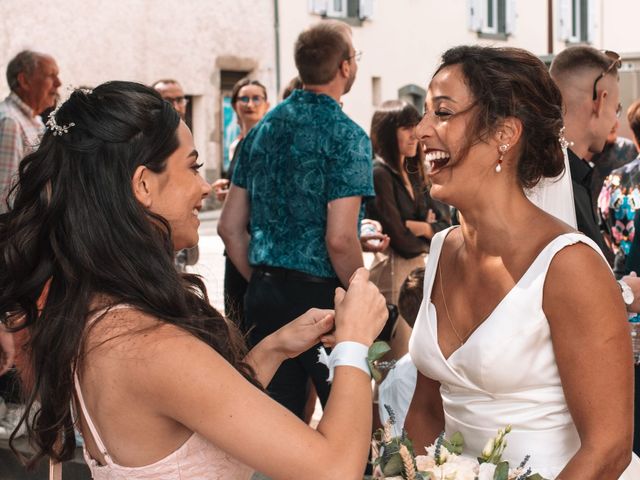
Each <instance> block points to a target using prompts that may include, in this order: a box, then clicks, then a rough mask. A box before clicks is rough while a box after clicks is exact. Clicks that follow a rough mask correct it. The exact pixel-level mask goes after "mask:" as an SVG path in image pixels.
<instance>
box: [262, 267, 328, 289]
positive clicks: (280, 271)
mask: <svg viewBox="0 0 640 480" xmlns="http://www.w3.org/2000/svg"><path fill="white" fill-rule="evenodd" d="M253 271H254V272H257V273H259V274H261V275H262V276H265V277H272V278H277V279H278V280H298V281H300V282H309V283H324V284H329V283H339V282H338V279H337V278H328V277H316V276H315V275H310V274H308V273H304V272H299V271H298V270H289V269H288V268H281V267H267V266H265V265H258V266H257V267H253Z"/></svg>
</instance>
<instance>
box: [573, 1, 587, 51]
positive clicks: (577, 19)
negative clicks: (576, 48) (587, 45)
mask: <svg viewBox="0 0 640 480" xmlns="http://www.w3.org/2000/svg"><path fill="white" fill-rule="evenodd" d="M570 1H571V3H570V4H569V6H570V9H571V17H570V18H569V21H570V22H571V23H570V25H571V28H570V32H571V33H570V34H569V42H571V43H579V42H582V41H583V40H582V39H583V35H582V21H581V20H582V15H581V14H582V0H570ZM587 8H588V7H587ZM574 26H575V27H574Z"/></svg>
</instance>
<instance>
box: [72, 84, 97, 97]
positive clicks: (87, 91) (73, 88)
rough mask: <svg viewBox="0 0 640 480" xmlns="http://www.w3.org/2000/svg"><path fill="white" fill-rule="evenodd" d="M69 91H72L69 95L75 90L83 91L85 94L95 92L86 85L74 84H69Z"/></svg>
mask: <svg viewBox="0 0 640 480" xmlns="http://www.w3.org/2000/svg"><path fill="white" fill-rule="evenodd" d="M67 92H70V93H69V95H70V94H71V93H73V92H82V93H84V94H85V95H90V94H92V93H93V90H92V89H90V88H86V87H74V86H73V85H68V86H67Z"/></svg>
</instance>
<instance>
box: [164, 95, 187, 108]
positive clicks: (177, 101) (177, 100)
mask: <svg viewBox="0 0 640 480" xmlns="http://www.w3.org/2000/svg"><path fill="white" fill-rule="evenodd" d="M164 99H165V100H166V101H167V102H169V103H170V104H172V105H180V106H183V105H186V104H187V103H189V99H188V98H186V97H164Z"/></svg>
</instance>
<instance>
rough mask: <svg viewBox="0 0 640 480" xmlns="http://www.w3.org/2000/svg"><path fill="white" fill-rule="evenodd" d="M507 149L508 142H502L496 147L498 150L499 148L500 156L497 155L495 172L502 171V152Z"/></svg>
mask: <svg viewBox="0 0 640 480" xmlns="http://www.w3.org/2000/svg"><path fill="white" fill-rule="evenodd" d="M508 149H509V144H508V143H504V144H502V145H500V146H499V147H498V150H500V156H499V157H498V164H497V165H496V173H500V172H501V171H502V160H503V159H504V154H505V152H506V151H507V150H508Z"/></svg>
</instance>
